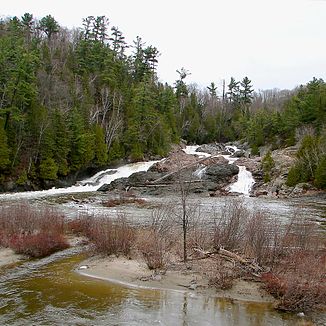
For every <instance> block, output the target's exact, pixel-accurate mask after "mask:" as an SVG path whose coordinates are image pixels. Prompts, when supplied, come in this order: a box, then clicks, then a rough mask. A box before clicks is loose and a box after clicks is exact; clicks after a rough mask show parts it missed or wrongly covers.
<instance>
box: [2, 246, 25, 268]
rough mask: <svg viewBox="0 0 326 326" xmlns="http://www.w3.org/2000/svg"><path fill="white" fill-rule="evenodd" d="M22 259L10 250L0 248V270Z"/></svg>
mask: <svg viewBox="0 0 326 326" xmlns="http://www.w3.org/2000/svg"><path fill="white" fill-rule="evenodd" d="M22 259H24V257H23V256H22V255H17V254H15V253H14V251H13V250H12V249H9V248H0V268H2V267H4V266H7V265H11V264H15V263H17V262H19V261H20V260H22Z"/></svg>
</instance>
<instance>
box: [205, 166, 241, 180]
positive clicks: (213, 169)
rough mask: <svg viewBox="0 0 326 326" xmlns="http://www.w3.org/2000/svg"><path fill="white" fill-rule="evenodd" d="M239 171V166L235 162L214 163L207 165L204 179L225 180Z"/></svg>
mask: <svg viewBox="0 0 326 326" xmlns="http://www.w3.org/2000/svg"><path fill="white" fill-rule="evenodd" d="M238 173H239V168H238V167H237V166H236V165H234V164H214V165H211V166H208V167H207V169H206V172H205V175H204V176H203V180H208V181H213V182H220V181H222V182H225V181H227V180H228V179H229V178H231V177H233V176H234V175H236V174H238Z"/></svg>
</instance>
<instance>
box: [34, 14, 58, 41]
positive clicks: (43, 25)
mask: <svg viewBox="0 0 326 326" xmlns="http://www.w3.org/2000/svg"><path fill="white" fill-rule="evenodd" d="M38 28H39V29H40V30H41V31H43V32H44V33H45V34H46V36H47V38H48V40H50V39H51V37H52V36H53V34H55V33H58V32H59V24H58V22H57V21H56V20H55V19H54V17H52V16H51V15H47V16H45V17H43V18H42V19H41V20H40V21H39V26H38Z"/></svg>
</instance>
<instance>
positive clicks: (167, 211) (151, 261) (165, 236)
mask: <svg viewBox="0 0 326 326" xmlns="http://www.w3.org/2000/svg"><path fill="white" fill-rule="evenodd" d="M172 212H173V207H172V206H171V205H168V204H166V205H161V206H159V207H156V208H155V209H154V210H153V212H152V220H151V224H150V226H149V227H147V228H145V229H142V230H141V231H140V232H139V234H138V240H137V248H138V250H139V251H140V252H141V254H142V256H143V258H144V260H145V262H146V264H147V266H148V268H149V269H158V268H162V267H164V266H165V264H166V258H167V255H168V253H169V251H170V250H171V247H172V245H173V237H172V229H173V221H171V214H172Z"/></svg>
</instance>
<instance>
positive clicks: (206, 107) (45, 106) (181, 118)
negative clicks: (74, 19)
mask: <svg viewBox="0 0 326 326" xmlns="http://www.w3.org/2000/svg"><path fill="white" fill-rule="evenodd" d="M159 56H160V53H159V50H158V49H157V48H156V47H155V46H152V45H147V44H146V43H145V42H144V41H143V40H142V38H141V37H137V38H136V40H134V42H133V44H127V43H126V41H125V37H124V36H123V33H122V32H121V31H120V30H119V28H118V27H116V26H114V25H112V24H111V22H110V21H109V19H108V18H107V17H105V16H98V17H93V16H89V17H87V18H85V19H84V20H83V23H82V27H81V28H79V29H73V30H68V29H66V28H64V27H62V26H60V25H59V24H58V22H57V21H56V20H55V18H54V17H52V16H51V15H47V16H45V17H43V18H41V19H36V18H34V17H33V15H32V14H29V13H26V14H24V15H23V16H22V17H20V18H19V17H11V18H7V19H3V20H1V21H0V66H1V69H0V189H2V190H8V189H9V190H10V188H11V189H14V187H17V186H21V187H22V189H36V188H45V187H48V186H50V185H51V184H53V182H55V181H56V180H60V179H65V178H68V177H71V176H73V178H76V177H78V175H80V174H82V173H85V171H87V170H88V171H89V170H90V169H91V170H92V171H95V170H96V169H100V168H101V167H105V166H108V165H110V164H112V163H115V162H118V161H120V160H132V161H137V160H143V159H148V158H153V157H162V156H165V155H166V154H167V153H168V152H169V150H170V146H171V145H172V144H173V143H178V142H179V141H180V140H181V139H185V140H186V141H187V142H189V143H197V144H202V143H209V142H227V141H234V140H241V141H243V142H247V143H248V144H249V145H250V147H251V149H252V154H258V153H259V148H260V147H261V146H266V145H268V146H270V148H271V149H276V148H280V147H285V146H291V145H294V144H296V143H297V142H298V141H301V147H300V150H299V151H298V154H297V163H296V164H295V166H294V167H293V168H292V170H291V171H290V173H289V180H288V183H289V184H295V183H298V182H302V181H312V182H314V183H315V185H316V186H317V187H319V188H325V187H326V175H325V170H326V132H325V123H326V83H325V82H324V81H323V80H321V79H315V78H314V79H313V80H312V81H310V82H309V83H308V84H307V85H302V86H300V87H299V88H297V89H295V90H292V91H287V90H282V91H281V90H266V91H258V92H255V91H254V89H253V86H252V84H251V81H250V79H249V78H248V77H244V78H243V79H242V80H240V81H237V80H235V79H234V78H231V80H230V81H229V82H228V83H225V82H224V83H223V87H222V90H220V89H218V87H217V86H216V84H215V83H214V82H212V83H211V84H210V85H209V86H207V88H206V89H202V88H199V87H198V86H196V85H193V84H188V83H187V76H188V75H189V74H190V72H189V71H187V70H186V69H185V68H181V69H180V70H178V71H177V72H176V81H175V83H174V85H168V84H166V83H162V82H161V81H160V80H159V77H158V76H157V66H158V60H159ZM303 172H304V173H303ZM8 184H11V186H10V187H9V186H8ZM1 185H3V187H2V188H1ZM5 185H6V186H5ZM13 185H14V186H13Z"/></svg>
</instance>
